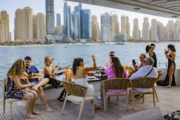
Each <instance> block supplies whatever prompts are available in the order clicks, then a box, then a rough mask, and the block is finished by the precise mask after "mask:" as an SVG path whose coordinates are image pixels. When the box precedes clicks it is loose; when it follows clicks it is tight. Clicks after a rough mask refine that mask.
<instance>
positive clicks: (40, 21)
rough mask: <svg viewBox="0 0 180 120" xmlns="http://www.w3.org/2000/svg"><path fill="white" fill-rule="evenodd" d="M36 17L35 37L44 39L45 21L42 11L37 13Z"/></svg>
mask: <svg viewBox="0 0 180 120" xmlns="http://www.w3.org/2000/svg"><path fill="white" fill-rule="evenodd" d="M36 17H37V21H36V22H37V39H38V40H45V36H46V23H45V15H44V14H43V13H38V14H37V15H36Z"/></svg>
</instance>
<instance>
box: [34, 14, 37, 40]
mask: <svg viewBox="0 0 180 120" xmlns="http://www.w3.org/2000/svg"><path fill="white" fill-rule="evenodd" d="M33 39H35V40H37V16H36V15H33Z"/></svg>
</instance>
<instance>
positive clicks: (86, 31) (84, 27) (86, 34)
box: [81, 9, 92, 38]
mask: <svg viewBox="0 0 180 120" xmlns="http://www.w3.org/2000/svg"><path fill="white" fill-rule="evenodd" d="M81 18H82V19H81V22H82V24H81V35H82V36H81V37H82V38H92V28H91V10H89V9H83V10H82V11H81Z"/></svg>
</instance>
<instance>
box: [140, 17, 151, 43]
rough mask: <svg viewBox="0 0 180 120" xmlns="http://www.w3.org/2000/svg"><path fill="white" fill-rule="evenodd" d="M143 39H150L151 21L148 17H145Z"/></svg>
mask: <svg viewBox="0 0 180 120" xmlns="http://www.w3.org/2000/svg"><path fill="white" fill-rule="evenodd" d="M142 39H143V40H150V35H149V21H148V18H147V17H145V18H144V23H143V29H142Z"/></svg>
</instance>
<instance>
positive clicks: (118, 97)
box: [117, 96, 119, 105]
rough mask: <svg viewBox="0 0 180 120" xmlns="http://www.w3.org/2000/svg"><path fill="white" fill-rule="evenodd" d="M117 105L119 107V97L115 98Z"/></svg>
mask: <svg viewBox="0 0 180 120" xmlns="http://www.w3.org/2000/svg"><path fill="white" fill-rule="evenodd" d="M117 105H119V96H117Z"/></svg>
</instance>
